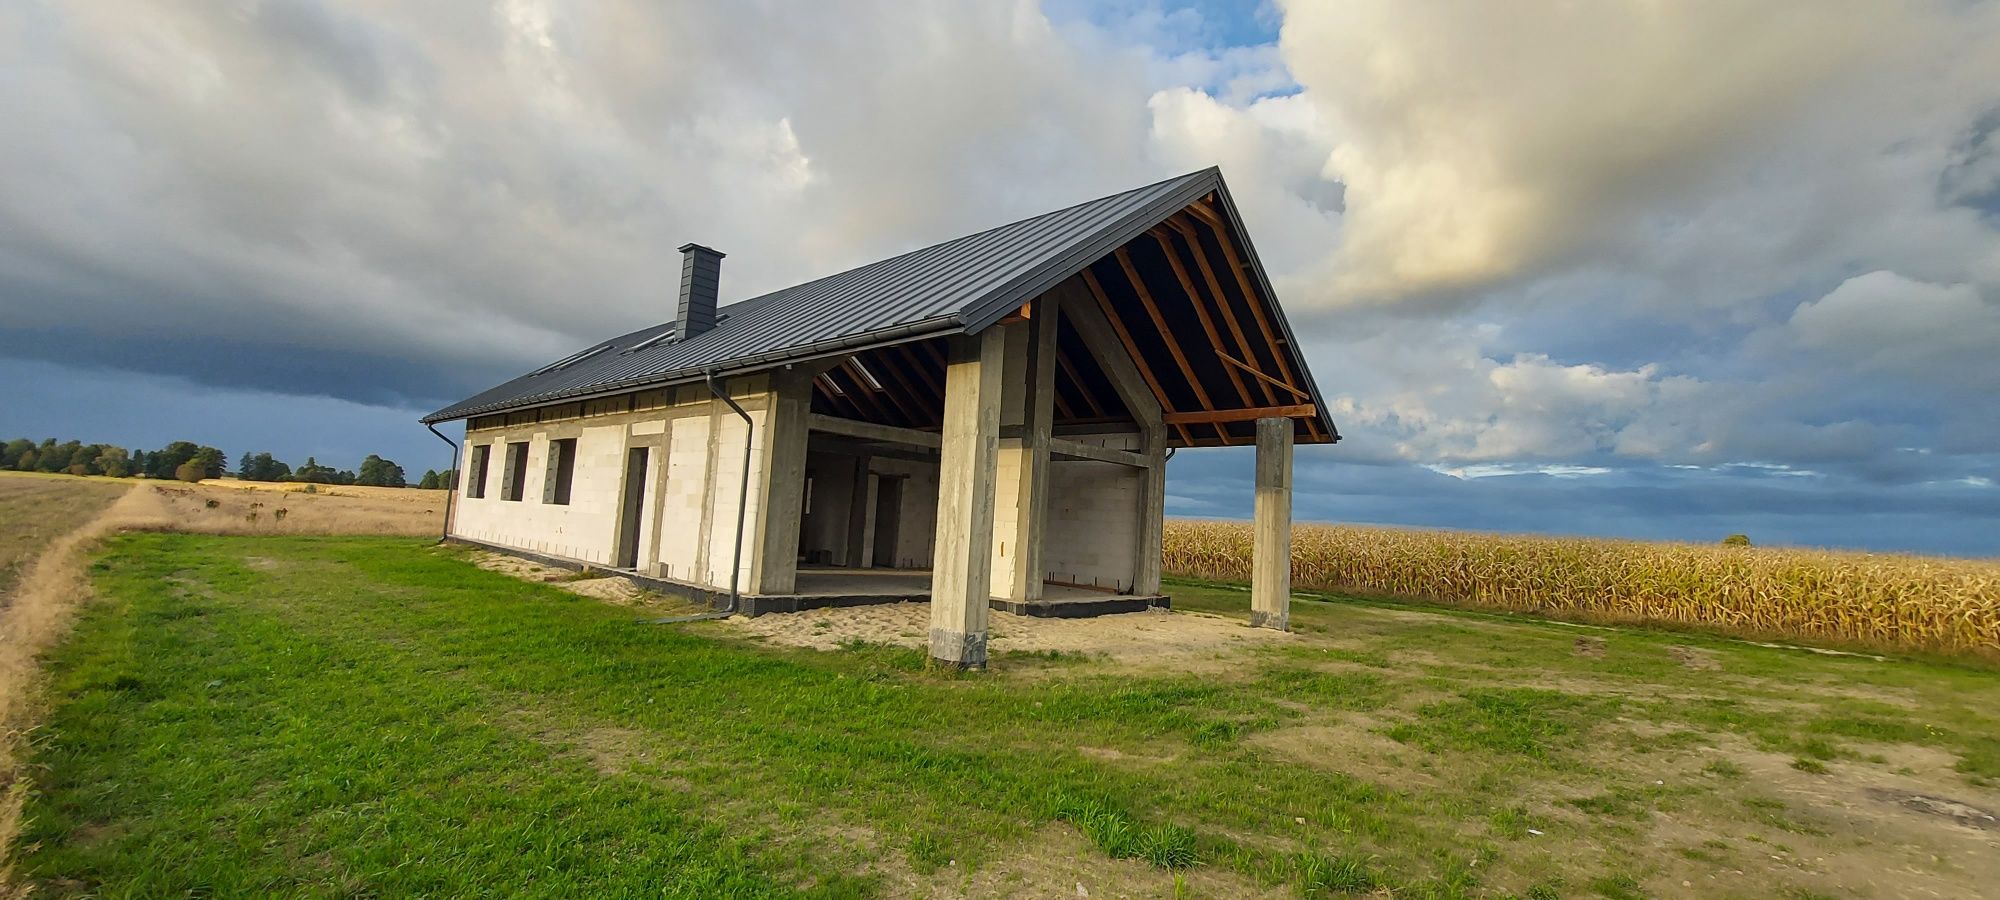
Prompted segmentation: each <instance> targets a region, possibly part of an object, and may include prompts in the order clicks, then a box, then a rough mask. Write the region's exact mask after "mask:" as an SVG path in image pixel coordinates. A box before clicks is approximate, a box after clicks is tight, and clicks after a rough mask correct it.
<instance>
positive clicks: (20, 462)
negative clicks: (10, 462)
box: [14, 447, 36, 472]
mask: <svg viewBox="0 0 2000 900" xmlns="http://www.w3.org/2000/svg"><path fill="white" fill-rule="evenodd" d="M35 455H36V452H35V450H34V448H32V447H31V448H29V449H28V450H27V452H25V453H22V454H21V455H20V456H19V457H17V458H15V460H14V470H15V471H17V472H33V471H34V470H35Z"/></svg>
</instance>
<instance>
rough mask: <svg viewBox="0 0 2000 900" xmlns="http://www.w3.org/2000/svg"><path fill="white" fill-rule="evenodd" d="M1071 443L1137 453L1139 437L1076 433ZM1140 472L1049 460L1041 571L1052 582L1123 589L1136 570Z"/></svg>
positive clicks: (1141, 488)
mask: <svg viewBox="0 0 2000 900" xmlns="http://www.w3.org/2000/svg"><path fill="white" fill-rule="evenodd" d="M1070 439H1071V440H1076V441H1080V442H1083V443H1089V444H1096V445H1098V446H1103V447H1111V448H1114V449H1118V450H1138V449H1140V447H1141V445H1142V443H1143V442H1142V441H1141V440H1140V438H1139V436H1138V435H1127V434H1104V435H1077V436H1074V437H1071V438H1070ZM1144 489H1145V479H1144V473H1143V472H1141V471H1140V470H1138V469H1134V468H1132V467H1130V466H1121V465H1117V464H1115V463H1104V462H1095V461H1088V460H1066V459H1055V460H1051V461H1050V462H1049V509H1048V521H1047V523H1046V524H1045V525H1044V526H1043V531H1042V569H1043V571H1044V573H1045V574H1046V576H1047V578H1048V580H1050V581H1061V582H1069V583H1073V584H1090V585H1101V586H1104V587H1115V588H1117V589H1119V590H1127V589H1129V588H1131V586H1132V579H1133V576H1134V573H1135V571H1136V570H1137V568H1138V546H1139V500H1140V496H1141V494H1142V493H1143V491H1144Z"/></svg>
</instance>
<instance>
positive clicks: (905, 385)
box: [870, 352, 944, 422]
mask: <svg viewBox="0 0 2000 900" xmlns="http://www.w3.org/2000/svg"><path fill="white" fill-rule="evenodd" d="M872 357H873V358H872V360H871V361H872V362H873V363H874V365H873V366H871V367H870V370H871V371H876V372H882V373H884V374H887V375H888V376H889V380H891V381H894V382H895V383H896V387H898V388H900V389H901V393H902V394H903V395H904V396H907V397H909V398H910V402H911V403H913V404H915V405H916V406H917V408H918V411H919V412H921V413H922V414H923V415H922V417H921V418H920V419H918V421H923V422H929V421H931V420H933V419H942V418H944V409H943V407H940V406H936V405H933V404H932V403H931V402H930V399H931V398H930V395H928V394H925V393H924V392H922V391H919V390H917V388H916V385H915V383H913V382H912V381H910V379H909V376H907V375H905V374H903V366H902V363H900V362H898V361H897V360H896V359H894V358H893V357H891V356H890V355H889V354H888V353H887V352H877V353H874V354H872Z"/></svg>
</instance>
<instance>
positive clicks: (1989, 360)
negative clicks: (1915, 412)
mask: <svg viewBox="0 0 2000 900" xmlns="http://www.w3.org/2000/svg"><path fill="white" fill-rule="evenodd" d="M1789 324H1790V328H1791V332H1792V335H1793V337H1794V338H1795V339H1796V340H1798V342H1799V343H1800V344H1801V345H1803V346H1805V347H1807V348H1810V349H1813V350H1818V351H1823V352H1825V353H1828V354H1831V355H1833V356H1835V357H1837V358H1839V359H1841V360H1844V361H1846V362H1847V363H1848V364H1850V365H1852V366H1854V367H1856V368H1857V369H1859V370H1861V371H1863V372H1865V373H1869V374H1884V375H1890V376H1894V377H1898V378H1902V379H1907V380H1910V381H1915V382H1919V383H1932V384H1935V383H1945V384H1950V385H1957V386H1962V387H1972V388H1979V389H1994V388H2000V355H1996V352H1995V351H1996V349H2000V303H1991V302H1987V301H1986V300H1984V299H1982V298H1981V297H1980V293H1979V290H1978V289H1977V288H1976V287H1974V286H1973V285H1970V284H1949V285H1947V284H1931V283H1928V282H1923V281H1917V280H1914V279H1910V278H1905V277H1903V276H1902V275H1898V274H1896V273H1894V272H1880V271H1878V272H1869V273H1867V274H1865V275H1857V276H1855V277H1853V278H1850V279H1848V280H1847V281H1845V282H1842V283H1841V285H1840V286H1839V287H1837V288H1835V289H1834V290H1833V291H1832V292H1830V293H1828V294H1827V295H1826V296H1824V297H1821V298H1819V299H1818V300H1813V301H1810V302H1807V303H1802V304H1800V305H1799V307H1798V309H1797V310H1795V311H1794V312H1793V313H1792V317H1791V321H1790V323H1789Z"/></svg>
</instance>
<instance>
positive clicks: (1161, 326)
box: [1107, 247, 1232, 444]
mask: <svg viewBox="0 0 2000 900" xmlns="http://www.w3.org/2000/svg"><path fill="white" fill-rule="evenodd" d="M1112 255H1113V256H1116V257H1117V258H1118V267H1119V268H1121V269H1123V270H1125V277H1126V278H1129V279H1131V281H1132V292H1133V293H1135V294H1137V295H1139V305H1140V306H1142V307H1145V310H1146V315H1147V317H1149V318H1151V319H1152V320H1153V327H1154V328H1156V329H1158V330H1159V332H1160V339H1161V341H1162V342H1164V343H1165V344H1166V345H1167V354H1168V355H1170V356H1172V357H1173V358H1174V365H1175V366H1177V367H1178V368H1179V369H1180V370H1181V377H1183V378H1186V379H1187V383H1188V386H1189V387H1191V388H1194V396H1195V400H1196V401H1198V402H1199V403H1201V408H1202V409H1214V408H1215V403H1214V401H1211V400H1209V399H1208V389H1207V388H1204V387H1202V385H1201V379H1200V378H1197V377H1195V374H1194V367H1193V366H1190V365H1188V361H1187V354H1185V353H1182V352H1181V342H1180V341H1178V340H1176V339H1175V338H1174V331H1173V329H1171V328H1168V327H1167V320H1166V318H1165V317H1163V316H1161V315H1160V307H1159V306H1158V305H1157V304H1155V303H1154V302H1153V293H1152V292H1151V291H1149V290H1147V289H1146V280H1145V279H1143V278H1140V277H1139V270H1138V269H1136V268H1133V266H1132V254H1130V253H1128V252H1126V250H1125V248H1124V247H1119V248H1118V249H1117V250H1116V251H1114V252H1113V253H1112ZM1107 315H1108V314H1107ZM1162 396H1163V397H1164V395H1162ZM1161 405H1162V406H1163V407H1164V406H1165V404H1164V403H1163V404H1161ZM1215 436H1216V437H1218V438H1221V439H1222V442H1223V443H1225V444H1228V443H1232V442H1231V441H1230V439H1229V433H1228V432H1227V431H1224V430H1223V429H1222V428H1217V429H1215Z"/></svg>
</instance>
